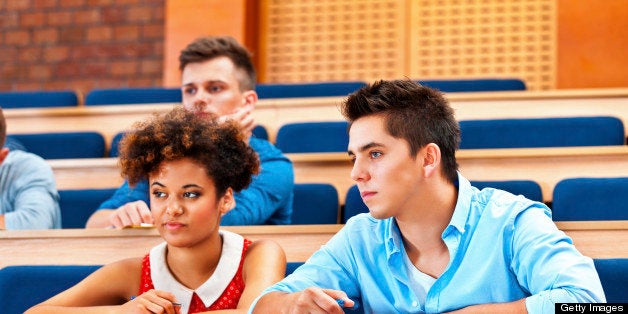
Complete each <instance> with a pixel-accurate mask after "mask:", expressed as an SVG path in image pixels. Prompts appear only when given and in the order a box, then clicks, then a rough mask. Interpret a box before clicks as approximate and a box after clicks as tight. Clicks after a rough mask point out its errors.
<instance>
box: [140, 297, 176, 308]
mask: <svg viewBox="0 0 628 314" xmlns="http://www.w3.org/2000/svg"><path fill="white" fill-rule="evenodd" d="M133 299H135V296H134V295H133V296H131V299H130V300H129V301H132V300H133ZM171 303H172V305H173V306H181V303H179V302H171Z"/></svg>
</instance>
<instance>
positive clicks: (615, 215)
mask: <svg viewBox="0 0 628 314" xmlns="http://www.w3.org/2000/svg"><path fill="white" fill-rule="evenodd" d="M552 219H553V220H554V221H574V220H575V221H578V220H628V177H622V178H570V179H564V180H561V181H559V182H558V183H557V184H556V186H554V195H553V196H552Z"/></svg>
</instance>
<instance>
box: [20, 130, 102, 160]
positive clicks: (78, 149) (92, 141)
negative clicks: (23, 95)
mask: <svg viewBox="0 0 628 314" xmlns="http://www.w3.org/2000/svg"><path fill="white" fill-rule="evenodd" d="M8 137H11V138H13V139H15V140H17V141H19V142H20V143H21V144H22V145H23V146H24V147H25V148H26V150H28V151H29V152H31V153H33V154H36V155H39V156H41V157H42V158H44V159H64V158H102V157H104V156H105V146H106V145H105V138H104V137H103V136H102V134H100V133H98V132H59V133H32V134H11V135H8Z"/></svg>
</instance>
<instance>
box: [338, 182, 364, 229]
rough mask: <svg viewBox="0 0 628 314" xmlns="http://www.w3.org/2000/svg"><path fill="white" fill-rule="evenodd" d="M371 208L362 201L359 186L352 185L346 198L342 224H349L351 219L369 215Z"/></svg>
mask: <svg viewBox="0 0 628 314" xmlns="http://www.w3.org/2000/svg"><path fill="white" fill-rule="evenodd" d="M368 212H369V208H368V207H367V206H366V204H364V202H363V201H362V197H361V196H360V190H358V186H357V185H352V186H351V187H350V188H349V189H348V190H347V195H346V197H345V206H344V208H343V211H342V218H341V221H340V222H341V223H343V224H344V223H347V220H349V218H351V217H353V216H355V215H357V214H361V213H368Z"/></svg>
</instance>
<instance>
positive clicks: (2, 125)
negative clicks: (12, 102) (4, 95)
mask: <svg viewBox="0 0 628 314" xmlns="http://www.w3.org/2000/svg"><path fill="white" fill-rule="evenodd" d="M6 140H7V120H5V119H4V112H3V111H2V107H0V148H2V147H3V146H4V142H5V141H6Z"/></svg>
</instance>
